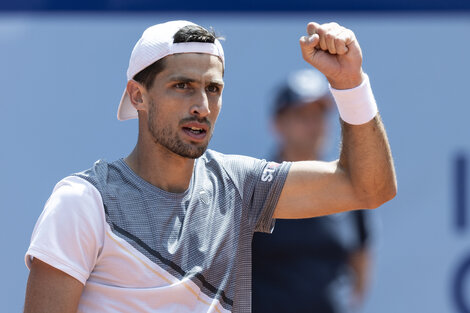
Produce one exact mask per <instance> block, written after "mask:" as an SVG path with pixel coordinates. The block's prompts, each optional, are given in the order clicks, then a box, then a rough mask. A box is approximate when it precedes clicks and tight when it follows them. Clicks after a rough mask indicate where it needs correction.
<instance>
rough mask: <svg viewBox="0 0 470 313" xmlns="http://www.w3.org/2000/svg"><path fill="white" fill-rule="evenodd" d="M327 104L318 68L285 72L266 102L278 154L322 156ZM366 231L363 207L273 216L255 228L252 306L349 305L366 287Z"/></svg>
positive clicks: (326, 308) (326, 310)
mask: <svg viewBox="0 0 470 313" xmlns="http://www.w3.org/2000/svg"><path fill="white" fill-rule="evenodd" d="M333 106H334V100H333V98H332V96H331V94H330V92H329V91H328V83H327V82H326V80H325V78H324V77H323V76H322V75H321V73H319V72H318V71H315V70H313V69H304V70H300V71H296V72H294V73H292V74H290V75H289V76H288V79H287V81H286V82H285V84H284V85H283V86H282V87H280V88H279V89H278V93H277V95H276V99H275V101H274V106H273V110H272V111H273V122H274V126H275V130H276V133H277V135H278V138H279V149H278V151H277V155H276V157H275V159H276V161H278V162H281V161H302V160H319V159H322V158H323V157H324V156H323V151H324V146H325V139H326V135H327V128H328V113H329V112H330V111H331V109H332V107H333ZM368 236H369V235H368V228H367V223H366V220H365V212H364V211H362V210H358V211H353V212H344V213H339V214H336V215H331V216H325V217H317V218H311V219H302V220H288V219H283V220H278V221H276V227H275V231H273V234H272V235H271V234H269V235H268V234H263V233H255V235H254V237H253V312H255V313H257V312H261V313H262V312H270V313H277V312H279V313H280V312H285V313H289V312H321V313H345V312H352V311H353V310H355V309H356V307H355V306H357V305H358V304H359V301H360V300H361V299H362V297H363V294H364V291H365V283H366V281H367V274H368V268H367V264H368V263H369V253H368V247H367V240H368V238H367V237H368ZM286 286H288V287H286Z"/></svg>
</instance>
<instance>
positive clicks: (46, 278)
mask: <svg viewBox="0 0 470 313" xmlns="http://www.w3.org/2000/svg"><path fill="white" fill-rule="evenodd" d="M82 290H83V285H82V283H81V282H79V281H78V280H76V279H75V278H73V277H72V276H70V275H68V274H66V273H64V272H62V271H60V270H58V269H56V268H54V267H52V266H50V265H48V264H47V263H44V262H42V261H41V260H39V259H37V258H34V259H33V261H32V264H31V270H30V273H29V278H28V283H27V287H26V298H25V307H24V312H25V313H43V312H44V313H46V312H47V313H55V312H57V313H59V312H60V313H72V312H74V313H75V312H77V308H78V302H79V300H80V296H81V294H82Z"/></svg>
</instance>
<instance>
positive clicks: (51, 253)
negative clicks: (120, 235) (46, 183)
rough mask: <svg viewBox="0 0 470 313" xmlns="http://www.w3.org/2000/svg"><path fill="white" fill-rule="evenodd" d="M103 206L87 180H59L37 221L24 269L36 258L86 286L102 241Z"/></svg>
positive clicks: (97, 193) (71, 178)
mask: <svg viewBox="0 0 470 313" xmlns="http://www.w3.org/2000/svg"><path fill="white" fill-rule="evenodd" d="M102 203H103V202H102V200H101V195H100V193H99V191H98V190H97V189H96V188H95V187H94V186H93V185H91V184H90V183H88V182H87V181H85V180H83V179H81V178H79V177H75V176H70V177H67V178H65V179H63V180H62V181H60V182H59V183H58V184H57V185H56V186H55V188H54V191H53V192H52V195H51V196H50V197H49V199H48V200H47V202H46V205H45V207H44V210H43V212H42V214H41V215H40V217H39V219H38V221H37V222H36V226H35V227H34V230H33V234H32V236H31V243H30V246H29V249H28V251H27V252H26V256H25V262H26V266H27V267H28V268H31V261H32V259H33V258H38V259H40V260H41V261H43V262H45V263H47V264H49V265H51V266H53V267H55V268H57V269H59V270H61V271H63V272H65V273H67V274H68V275H70V276H72V277H74V278H75V279H77V280H78V281H80V282H81V283H82V284H83V285H85V282H86V280H87V279H88V277H89V276H90V273H91V271H92V270H93V268H94V265H95V263H96V259H97V258H98V256H99V253H100V251H101V248H102V246H103V242H104V223H105V222H104V208H103V204H102Z"/></svg>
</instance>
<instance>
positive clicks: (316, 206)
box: [25, 21, 396, 313]
mask: <svg viewBox="0 0 470 313" xmlns="http://www.w3.org/2000/svg"><path fill="white" fill-rule="evenodd" d="M307 33H308V34H307V36H304V37H302V38H301V39H300V45H301V50H302V53H303V56H304V58H305V59H306V60H307V61H308V62H309V63H310V64H312V65H313V66H316V67H317V68H318V69H319V70H320V71H322V72H323V74H325V75H326V77H327V78H328V79H329V81H330V84H331V86H332V87H333V88H335V89H336V90H337V92H338V96H339V97H340V98H343V100H342V101H337V102H339V104H338V105H339V106H340V104H341V103H342V104H344V105H345V109H344V110H343V115H342V116H343V119H344V121H345V123H343V124H344V125H343V131H344V134H343V140H344V143H343V149H342V152H341V157H340V160H339V161H335V162H331V163H324V162H298V163H289V162H285V163H282V164H277V163H268V162H265V161H263V160H256V159H253V158H249V157H242V156H226V155H223V154H220V153H217V152H214V151H210V150H208V151H206V152H205V150H206V147H207V145H208V143H209V140H210V137H211V135H212V132H213V129H214V124H215V122H216V119H217V116H218V114H219V111H220V107H221V101H222V90H223V87H224V82H223V72H224V54H223V50H222V47H221V45H220V43H219V41H218V40H217V39H216V38H215V36H214V35H213V34H211V33H210V32H208V31H207V30H205V29H204V28H202V27H200V26H197V25H195V24H192V23H190V22H186V21H172V22H168V23H164V24H158V25H155V26H152V27H150V28H148V29H147V30H146V31H145V32H144V33H143V35H142V37H141V38H140V39H139V41H138V42H137V44H136V45H135V47H134V50H133V52H132V55H131V58H130V62H129V68H128V71H127V78H128V82H127V87H126V90H125V91H124V94H123V97H122V100H121V103H120V106H119V109H118V118H119V119H121V120H123V119H129V118H137V117H138V119H139V136H138V140H137V144H136V147H135V149H134V150H133V151H132V152H131V153H130V155H129V156H127V157H126V158H124V159H120V160H117V161H115V162H112V163H107V162H105V161H98V162H97V163H95V165H94V166H93V167H92V168H91V169H89V170H87V171H85V172H82V173H78V174H75V175H72V176H70V177H67V178H65V179H64V180H62V181H61V182H59V183H58V184H57V185H56V187H55V188H54V191H53V193H52V195H51V197H50V198H49V200H48V201H47V203H46V206H45V208H44V211H43V213H42V214H41V216H40V218H39V220H38V222H37V224H36V227H35V229H34V231H33V236H32V239H31V245H30V247H29V249H28V252H27V255H26V262H27V265H28V267H29V268H30V275H29V279H28V285H27V290H26V301H25V312H28V313H29V312H48V313H51V312H61V313H64V312H76V311H77V310H78V312H250V311H251V298H250V295H251V239H252V234H253V232H254V231H265V232H269V231H270V230H271V229H272V224H273V218H303V217H312V216H319V215H325V214H331V213H335V212H338V211H345V210H353V209H357V208H375V207H377V206H379V205H381V204H382V203H383V202H385V201H387V200H389V199H391V198H392V197H393V196H394V195H395V192H396V182H395V175H394V168H393V164H392V158H391V155H390V149H389V146H388V143H387V139H386V135H385V132H384V129H383V126H382V124H381V122H380V118H379V117H378V115H377V108H376V105H375V102H374V101H373V97H372V93H371V91H370V87H369V84H368V78H367V76H366V75H365V74H364V73H363V72H362V69H361V62H362V56H361V50H360V48H359V44H358V43H357V41H356V39H355V36H354V34H353V33H352V31H350V30H348V29H345V28H343V27H341V26H339V25H337V24H327V25H318V24H316V23H310V24H309V25H308V27H307ZM348 89H351V90H348ZM341 110H342V109H341ZM346 122H348V124H346ZM350 124H357V125H350Z"/></svg>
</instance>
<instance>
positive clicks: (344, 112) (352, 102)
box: [330, 74, 378, 125]
mask: <svg viewBox="0 0 470 313" xmlns="http://www.w3.org/2000/svg"><path fill="white" fill-rule="evenodd" d="M364 76H365V78H364V81H363V82H362V83H361V84H360V85H359V86H357V87H354V88H352V89H345V90H338V89H334V88H333V87H331V85H330V90H331V94H332V95H333V97H334V98H335V101H336V105H337V106H338V111H339V115H340V116H341V119H342V120H343V121H345V122H346V123H348V124H352V125H361V124H365V123H367V122H369V121H370V120H372V119H373V118H374V117H375V116H376V115H377V112H378V109H377V103H376V102H375V99H374V95H373V94H372V89H371V87H370V82H369V76H367V74H364Z"/></svg>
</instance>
